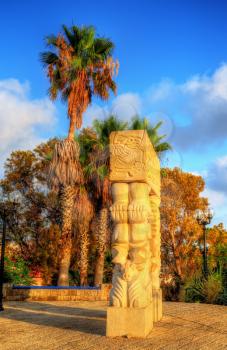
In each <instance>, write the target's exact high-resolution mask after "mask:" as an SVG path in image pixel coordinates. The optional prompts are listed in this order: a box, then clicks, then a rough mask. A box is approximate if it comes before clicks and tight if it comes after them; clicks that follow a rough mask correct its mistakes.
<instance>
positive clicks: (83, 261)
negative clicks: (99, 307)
mask: <svg viewBox="0 0 227 350" xmlns="http://www.w3.org/2000/svg"><path fill="white" fill-rule="evenodd" d="M88 252H89V235H88V227H86V225H85V227H84V226H83V227H82V225H81V227H80V263H79V267H80V285H81V286H86V285H87V284H88Z"/></svg>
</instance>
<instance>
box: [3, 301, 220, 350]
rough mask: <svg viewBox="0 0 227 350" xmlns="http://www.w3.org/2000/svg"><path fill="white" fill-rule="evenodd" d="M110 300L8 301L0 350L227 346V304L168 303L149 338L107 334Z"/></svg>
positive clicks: (164, 349) (209, 348)
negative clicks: (107, 301)
mask: <svg viewBox="0 0 227 350" xmlns="http://www.w3.org/2000/svg"><path fill="white" fill-rule="evenodd" d="M106 309H107V305H106V302H66V301H55V302H50V301H49V302H7V303H5V310H4V311H3V312H1V313H0V350H72V349H73V350H140V349H146V350H178V349H185V350H192V349H193V350H200V349H201V350H227V307H226V306H218V305H206V304H189V303H174V302H172V303H171V302H165V303H164V316H163V319H162V320H161V321H160V322H157V323H156V324H155V326H154V329H153V331H152V332H151V333H150V334H149V336H148V337H147V338H146V339H138V338H129V339H128V338H120V337H117V338H107V337H106V336H105V329H106Z"/></svg>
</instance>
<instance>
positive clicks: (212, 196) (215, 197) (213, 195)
mask: <svg viewBox="0 0 227 350" xmlns="http://www.w3.org/2000/svg"><path fill="white" fill-rule="evenodd" d="M202 195H203V196H204V197H207V198H208V200H209V203H210V205H211V207H212V208H214V210H217V209H218V208H219V207H220V206H222V205H224V204H225V203H226V200H227V198H226V196H225V195H224V193H223V192H219V191H215V190H212V189H210V188H206V189H205V190H204V191H203V194H202Z"/></svg>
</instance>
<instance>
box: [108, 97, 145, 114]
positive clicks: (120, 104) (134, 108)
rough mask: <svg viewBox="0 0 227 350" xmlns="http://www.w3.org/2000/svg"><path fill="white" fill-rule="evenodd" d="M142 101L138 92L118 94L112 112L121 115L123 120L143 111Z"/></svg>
mask: <svg viewBox="0 0 227 350" xmlns="http://www.w3.org/2000/svg"><path fill="white" fill-rule="evenodd" d="M141 109H142V101H141V98H140V96H139V95H138V94H133V93H126V94H122V95H119V96H117V97H116V98H115V99H114V100H113V103H112V106H111V111H110V112H111V114H114V115H117V116H119V117H120V118H121V119H123V120H129V119H130V118H131V117H133V116H135V115H138V114H140V113H141Z"/></svg>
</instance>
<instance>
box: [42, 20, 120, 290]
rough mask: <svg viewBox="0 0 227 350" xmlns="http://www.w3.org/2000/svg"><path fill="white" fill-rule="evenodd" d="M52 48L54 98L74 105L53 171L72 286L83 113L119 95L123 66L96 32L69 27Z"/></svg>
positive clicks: (63, 281)
mask: <svg viewBox="0 0 227 350" xmlns="http://www.w3.org/2000/svg"><path fill="white" fill-rule="evenodd" d="M46 42H47V45H48V46H49V47H50V49H51V51H46V52H43V53H41V61H42V62H43V64H44V66H45V67H47V76H48V78H49V81H50V88H49V96H50V98H51V99H52V100H55V99H56V98H57V97H58V95H61V98H62V100H63V101H65V102H67V104H68V117H69V130H68V136H67V138H66V139H65V140H62V141H60V142H58V143H57V144H56V146H55V150H54V154H53V159H52V163H51V168H50V185H51V186H52V187H53V188H54V189H56V190H58V191H59V195H60V198H61V201H60V202H61V212H62V223H61V227H62V236H61V243H62V249H61V252H62V253H61V256H60V269H59V279H58V284H59V285H68V283H69V278H68V270H69V266H70V256H71V248H72V237H71V235H72V212H73V205H74V199H75V194H76V191H75V188H76V186H79V185H80V184H82V183H83V174H82V171H81V167H80V162H79V153H80V150H79V145H78V143H77V142H76V141H75V140H74V134H75V129H76V128H77V129H78V128H80V127H81V125H82V116H83V113H84V112H85V110H86V109H87V107H88V105H89V104H90V103H91V102H92V97H93V96H99V97H100V98H101V99H103V100H106V99H108V97H109V93H110V91H113V92H114V93H115V92H116V84H115V82H114V80H113V75H114V73H115V72H116V70H117V69H118V63H117V62H114V61H113V59H112V51H113V47H114V45H113V43H112V42H111V41H110V40H109V39H106V38H104V37H97V36H96V31H95V29H94V27H91V26H89V27H81V28H80V27H78V26H72V27H71V28H68V27H66V26H65V25H64V26H63V32H62V33H59V34H58V35H57V36H55V35H51V36H48V37H47V38H46Z"/></svg>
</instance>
